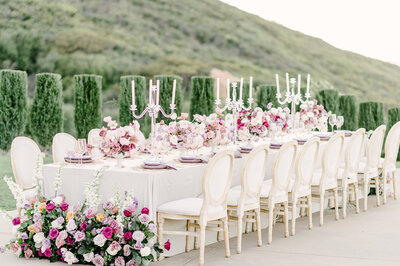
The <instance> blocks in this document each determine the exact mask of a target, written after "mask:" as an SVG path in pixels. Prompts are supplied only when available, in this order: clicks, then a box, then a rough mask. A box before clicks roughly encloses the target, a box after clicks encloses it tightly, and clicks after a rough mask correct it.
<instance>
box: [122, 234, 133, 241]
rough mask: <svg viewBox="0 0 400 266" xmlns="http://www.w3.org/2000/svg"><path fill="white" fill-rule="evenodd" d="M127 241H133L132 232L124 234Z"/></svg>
mask: <svg viewBox="0 0 400 266" xmlns="http://www.w3.org/2000/svg"><path fill="white" fill-rule="evenodd" d="M124 238H125V241H129V240H131V239H132V232H125V233H124Z"/></svg>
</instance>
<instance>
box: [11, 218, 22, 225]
mask: <svg viewBox="0 0 400 266" xmlns="http://www.w3.org/2000/svg"><path fill="white" fill-rule="evenodd" d="M20 223H21V220H20V219H19V217H15V218H14V219H12V224H13V225H19V224H20Z"/></svg>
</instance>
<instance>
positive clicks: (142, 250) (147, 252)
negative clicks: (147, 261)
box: [140, 247, 151, 257]
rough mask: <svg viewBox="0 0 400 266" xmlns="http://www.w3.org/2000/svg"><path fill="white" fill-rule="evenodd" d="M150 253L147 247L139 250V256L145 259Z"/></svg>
mask: <svg viewBox="0 0 400 266" xmlns="http://www.w3.org/2000/svg"><path fill="white" fill-rule="evenodd" d="M150 253H151V249H150V248H149V247H144V248H142V249H141V250H140V255H141V256H142V257H147V256H149V255H150Z"/></svg>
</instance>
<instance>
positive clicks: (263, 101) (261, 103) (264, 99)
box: [256, 84, 285, 110]
mask: <svg viewBox="0 0 400 266" xmlns="http://www.w3.org/2000/svg"><path fill="white" fill-rule="evenodd" d="M257 91H258V92H257V100H256V102H257V106H258V107H260V108H261V109H263V110H267V105H268V104H269V103H272V106H273V107H279V106H281V105H280V104H279V102H278V100H277V99H276V86H275V85H268V84H261V85H259V86H258V87H257ZM282 97H285V95H284V94H283V96H282Z"/></svg>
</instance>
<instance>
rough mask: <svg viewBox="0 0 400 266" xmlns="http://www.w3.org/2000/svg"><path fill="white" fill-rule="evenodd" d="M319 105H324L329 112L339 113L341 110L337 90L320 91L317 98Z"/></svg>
mask: <svg viewBox="0 0 400 266" xmlns="http://www.w3.org/2000/svg"><path fill="white" fill-rule="evenodd" d="M315 99H317V101H318V104H322V105H323V106H324V107H325V110H326V111H327V112H329V111H331V112H332V113H333V114H337V113H338V109H339V92H338V91H337V90H333V89H328V90H320V91H318V92H317V95H316V97H315Z"/></svg>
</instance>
